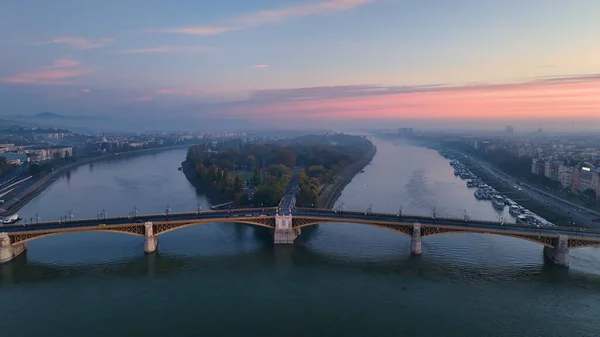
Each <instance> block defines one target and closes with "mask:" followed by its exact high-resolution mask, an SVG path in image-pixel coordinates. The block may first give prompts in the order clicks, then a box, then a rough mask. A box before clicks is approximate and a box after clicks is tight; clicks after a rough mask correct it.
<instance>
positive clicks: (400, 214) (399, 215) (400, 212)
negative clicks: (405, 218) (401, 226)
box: [398, 205, 402, 217]
mask: <svg viewBox="0 0 600 337" xmlns="http://www.w3.org/2000/svg"><path fill="white" fill-rule="evenodd" d="M398 217H402V205H400V207H399V208H398Z"/></svg>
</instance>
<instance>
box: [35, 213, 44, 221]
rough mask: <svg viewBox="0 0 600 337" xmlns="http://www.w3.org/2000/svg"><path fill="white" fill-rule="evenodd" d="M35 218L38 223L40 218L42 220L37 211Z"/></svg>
mask: <svg viewBox="0 0 600 337" xmlns="http://www.w3.org/2000/svg"><path fill="white" fill-rule="evenodd" d="M35 220H36V223H40V220H42V218H40V216H39V215H38V214H37V213H35Z"/></svg>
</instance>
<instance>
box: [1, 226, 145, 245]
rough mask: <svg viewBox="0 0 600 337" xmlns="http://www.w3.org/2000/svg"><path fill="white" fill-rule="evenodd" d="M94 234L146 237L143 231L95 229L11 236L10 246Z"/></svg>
mask: <svg viewBox="0 0 600 337" xmlns="http://www.w3.org/2000/svg"><path fill="white" fill-rule="evenodd" d="M92 232H96V233H117V234H126V235H133V236H139V237H143V236H144V234H143V232H141V231H140V232H139V233H136V232H133V231H126V230H119V229H112V228H109V229H101V228H93V229H90V230H78V231H60V232H42V233H22V234H9V237H10V244H11V245H16V244H22V243H27V242H30V241H33V240H37V239H41V238H45V237H48V236H55V235H61V234H73V233H92Z"/></svg>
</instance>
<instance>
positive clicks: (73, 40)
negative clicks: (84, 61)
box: [33, 36, 115, 49]
mask: <svg viewBox="0 0 600 337" xmlns="http://www.w3.org/2000/svg"><path fill="white" fill-rule="evenodd" d="M114 41H115V40H114V39H110V38H102V39H98V40H94V41H92V40H88V39H84V38H81V37H74V36H63V37H58V38H56V39H52V40H50V41H44V42H37V43H33V45H44V44H66V45H68V46H69V47H71V48H73V49H96V48H102V47H104V46H106V45H108V44H111V43H112V42H114Z"/></svg>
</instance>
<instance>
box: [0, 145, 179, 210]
mask: <svg viewBox="0 0 600 337" xmlns="http://www.w3.org/2000/svg"><path fill="white" fill-rule="evenodd" d="M187 146H189V145H187V144H186V145H176V146H169V147H161V148H154V149H143V150H136V151H129V152H121V153H112V154H107V155H103V156H99V157H93V158H85V159H81V160H78V161H76V162H74V163H70V164H67V165H64V166H61V167H59V168H57V169H55V170H54V171H52V172H50V173H48V174H46V175H44V176H42V177H40V178H38V180H37V181H36V182H34V183H33V184H32V185H31V186H29V187H28V188H26V189H24V190H23V191H22V192H20V193H18V194H17V195H15V196H14V197H13V198H12V199H10V200H7V201H6V202H5V204H4V205H3V207H1V208H0V216H7V215H11V214H13V213H16V212H17V211H18V210H19V209H21V207H23V206H25V205H26V204H27V203H28V202H29V201H31V199H33V198H35V197H36V196H38V195H39V194H40V193H42V192H43V191H44V190H45V189H46V188H48V187H49V186H50V185H52V183H54V182H55V181H56V180H57V179H58V178H59V177H60V176H61V175H62V174H63V173H65V172H67V171H69V170H71V169H73V168H75V167H77V166H80V165H85V164H89V163H93V162H97V161H102V160H107V159H118V158H123V157H126V158H127V157H131V156H134V155H135V156H137V155H144V154H152V153H156V152H160V151H166V150H172V149H177V148H182V147H187Z"/></svg>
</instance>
